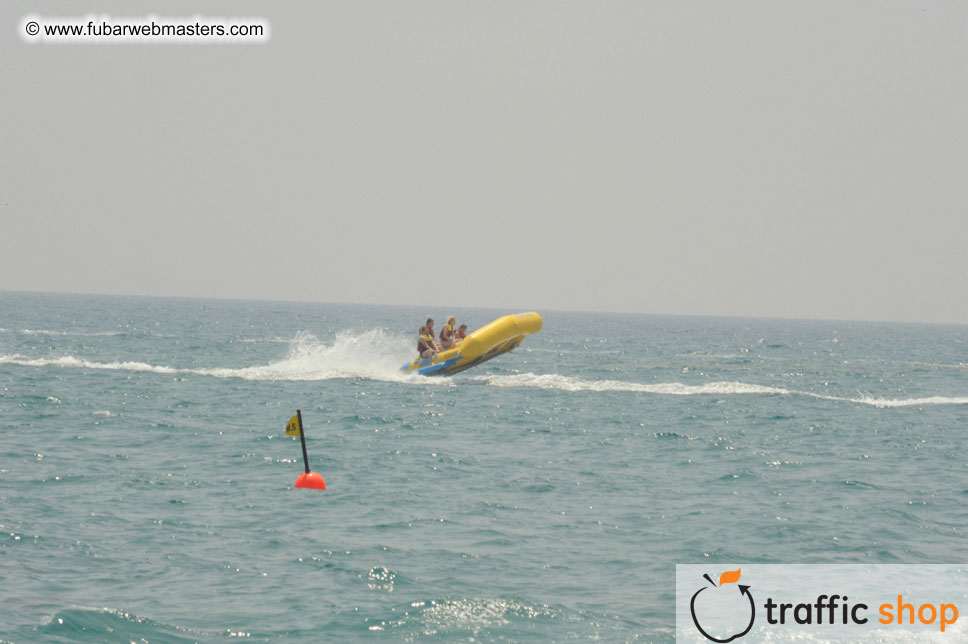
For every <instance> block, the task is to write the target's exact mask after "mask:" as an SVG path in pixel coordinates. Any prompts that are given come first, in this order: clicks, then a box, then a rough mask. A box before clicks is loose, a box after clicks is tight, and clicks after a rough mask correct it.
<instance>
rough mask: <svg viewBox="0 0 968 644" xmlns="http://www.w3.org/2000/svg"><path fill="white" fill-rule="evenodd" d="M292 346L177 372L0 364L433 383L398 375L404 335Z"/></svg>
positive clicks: (304, 340)
mask: <svg viewBox="0 0 968 644" xmlns="http://www.w3.org/2000/svg"><path fill="white" fill-rule="evenodd" d="M289 342H290V347H289V354H288V355H287V356H286V357H285V358H283V359H281V360H277V361H275V362H270V363H268V364H265V365H255V366H251V367H210V368H178V367H172V366H168V365H153V364H149V363H146V362H140V361H113V362H98V361H94V360H87V359H84V358H78V357H75V356H71V355H67V356H60V357H52V358H29V357H26V356H23V355H19V354H13V355H0V364H12V365H19V366H23V367H60V368H65V369H98V370H106V371H134V372H145V373H158V374H166V375H198V376H211V377H215V378H241V379H243V380H268V381H272V380H328V379H331V378H371V379H375V380H392V381H400V382H420V383H422V384H430V383H428V380H430V379H428V378H424V377H423V376H415V375H405V374H402V373H400V371H399V369H400V365H402V364H404V363H405V362H406V361H407V360H408V359H409V358H410V357H411V356H412V353H413V351H412V347H411V344H412V343H411V342H410V341H409V340H408V339H407V338H405V337H403V336H394V335H390V334H389V333H387V332H386V331H384V330H382V329H372V330H369V331H366V332H364V333H354V332H343V333H339V334H337V335H336V337H335V339H334V340H333V342H332V343H331V344H325V343H323V342H320V341H319V340H318V339H317V338H316V337H315V336H313V335H311V334H308V333H300V334H298V335H297V336H296V337H295V338H293V339H291V340H290V341H289ZM433 384H440V383H433Z"/></svg>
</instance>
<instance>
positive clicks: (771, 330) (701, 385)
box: [0, 293, 968, 644]
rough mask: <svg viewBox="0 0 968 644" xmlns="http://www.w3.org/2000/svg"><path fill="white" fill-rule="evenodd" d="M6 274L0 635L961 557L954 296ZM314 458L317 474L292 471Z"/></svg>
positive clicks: (552, 606) (415, 636) (603, 597)
mask: <svg viewBox="0 0 968 644" xmlns="http://www.w3.org/2000/svg"><path fill="white" fill-rule="evenodd" d="M513 312H515V311H509V310H485V309H459V308H455V309H452V310H448V309H444V308H440V309H432V310H428V309H426V308H405V307H383V306H363V305H340V304H307V303H277V302H239V301H219V300H190V299H162V298H137V297H107V296H80V295H45V294H25V293H0V581H2V583H0V607H2V609H0V641H2V642H5V643H14V644H24V643H28V642H43V643H60V642H119V643H128V642H138V643H151V644H156V643H189V642H205V643H209V642H284V643H297V642H298V643H303V642H305V643H315V642H324V641H325V642H590V641H600V642H663V643H668V642H672V641H674V628H675V611H674V601H675V565H676V564H677V563H705V562H709V564H710V566H711V568H712V569H716V565H717V564H719V563H723V564H725V563H733V562H736V561H739V562H750V563H758V562H759V563H793V562H797V563H891V564H898V563H938V564H952V563H964V562H966V561H968V467H966V456H965V449H964V448H965V445H966V439H968V377H966V376H968V327H966V326H942V325H912V324H887V323H860V322H821V321H793V320H758V319H728V318H696V317H666V316H646V315H619V314H606V315H602V314H590V313H565V312H555V311H539V312H540V313H541V314H542V316H543V318H544V328H543V330H542V331H541V332H540V333H538V334H537V335H534V336H532V337H529V338H528V339H526V340H525V341H524V343H523V344H522V345H521V347H519V348H518V349H517V350H515V351H514V352H512V353H509V354H505V355H503V356H500V357H498V358H496V359H494V360H492V361H490V362H488V363H486V364H484V365H482V366H479V367H477V368H474V369H471V370H468V371H465V372H463V373H461V374H459V375H457V376H454V377H450V378H437V379H434V378H425V377H421V376H403V375H400V374H399V373H398V371H397V370H398V368H399V367H400V365H402V364H403V363H404V362H406V361H408V360H410V359H411V358H412V357H413V354H414V353H415V351H414V347H415V338H416V330H417V328H418V326H419V325H420V324H421V323H422V322H423V320H424V319H425V318H426V317H427V316H428V315H431V316H433V317H434V318H435V319H436V320H438V327H439V325H440V323H441V321H442V320H444V319H445V317H446V315H447V314H450V313H453V314H454V315H456V316H457V319H458V322H459V323H460V322H465V323H467V324H468V325H469V327H470V328H471V329H474V328H477V327H479V326H481V325H483V324H485V323H487V322H490V321H491V320H493V319H494V318H496V317H498V316H500V315H504V314H507V313H513ZM296 409H301V410H302V415H303V419H304V422H305V426H306V435H307V442H308V453H309V458H310V466H311V468H312V469H313V470H314V471H317V472H319V473H320V474H322V475H323V477H324V478H325V480H326V484H327V488H328V489H327V490H326V491H316V490H300V489H294V487H293V483H294V481H295V479H296V477H297V476H298V475H299V474H300V473H301V472H302V470H303V462H302V453H301V448H300V444H299V440H298V439H297V438H292V437H287V436H285V425H286V422H287V421H288V420H289V418H290V416H292V415H293V414H294V413H295V411H296Z"/></svg>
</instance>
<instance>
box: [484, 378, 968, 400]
mask: <svg viewBox="0 0 968 644" xmlns="http://www.w3.org/2000/svg"><path fill="white" fill-rule="evenodd" d="M475 379H476V380H478V381H482V382H485V383H486V384H488V385H491V386H494V387H534V388H537V389H556V390H560V391H595V392H606V391H615V392H634V393H648V394H660V395H669V396H732V395H751V394H752V395H776V396H804V397H808V398H818V399H821V400H831V401H838V402H849V403H856V404H861V405H870V406H872V407H916V406H923V405H968V396H961V397H948V396H928V397H924V398H906V399H900V400H894V399H887V398H874V397H873V396H861V397H858V398H847V397H841V396H830V395H826V394H817V393H813V392H809V391H796V390H793V389H785V388H783V387H771V386H767V385H754V384H749V383H745V382H736V381H720V382H709V383H705V384H702V385H687V384H684V383H681V382H662V383H655V384H644V383H638V382H624V381H621V380H583V379H581V378H573V377H570V376H562V375H558V374H545V375H537V374H533V373H524V374H516V375H513V376H498V375H495V376H478V377H477V378H475Z"/></svg>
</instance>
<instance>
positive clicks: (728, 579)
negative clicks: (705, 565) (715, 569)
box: [719, 568, 742, 586]
mask: <svg viewBox="0 0 968 644" xmlns="http://www.w3.org/2000/svg"><path fill="white" fill-rule="evenodd" d="M740 570H742V568H737V569H736V570H727V571H726V572H724V573H723V574H721V575H720V576H719V585H720V586H722V585H723V584H733V583H736V582H737V581H739V571H740Z"/></svg>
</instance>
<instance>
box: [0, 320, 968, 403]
mask: <svg viewBox="0 0 968 644" xmlns="http://www.w3.org/2000/svg"><path fill="white" fill-rule="evenodd" d="M289 343H290V346H289V353H288V355H287V356H286V357H285V358H282V359H281V360H276V361H274V362H270V363H268V364H264V365H254V366H250V367H209V368H177V367H171V366H167V365H153V364H148V363H146V362H140V361H115V362H97V361H93V360H87V359H84V358H77V357H75V356H70V355H68V356H60V357H52V358H29V357H26V356H22V355H19V354H13V355H0V364H12V365H19V366H24V367H59V368H65V369H99V370H107V371H134V372H146V373H158V374H166V375H197V376H209V377H213V378H241V379H243V380H253V381H275V380H289V381H312V380H329V379H333V378H369V379H372V380H383V381H391V382H401V383H409V384H420V385H425V386H426V385H450V384H452V383H453V382H454V381H453V380H452V379H450V378H426V377H424V376H420V375H416V374H403V373H400V371H399V369H400V365H402V364H404V363H405V362H406V361H407V360H408V359H410V357H411V356H412V355H413V350H412V346H411V342H410V340H409V339H408V338H407V337H405V336H400V335H391V334H390V333H388V332H387V331H385V330H383V329H372V330H369V331H366V332H363V333H356V332H350V331H346V332H342V333H339V334H337V335H336V337H335V338H334V339H333V341H332V342H331V343H329V344H327V343H324V342H321V341H320V340H319V339H317V338H316V337H315V336H313V335H311V334H309V333H300V334H298V335H297V336H296V337H295V338H292V339H290V340H289ZM469 379H470V380H471V381H476V382H482V383H484V384H487V385H489V386H492V387H533V388H536V389H548V390H557V391H569V392H581V391H591V392H609V391H614V392H630V393H645V394H656V395H666V396H734V395H772V396H804V397H809V398H817V399H821V400H830V401H836V402H847V403H853V404H861V405H870V406H872V407H879V408H894V407H918V406H926V405H968V396H957V397H951V396H926V397H922V398H904V399H890V398H875V397H873V396H866V395H865V396H860V397H855V398H848V397H840V396H831V395H826V394H817V393H813V392H806V391H795V390H791V389H786V388H783V387H771V386H768V385H756V384H749V383H745V382H737V381H716V382H708V383H704V384H699V385H689V384H685V383H681V382H659V383H640V382H626V381H621V380H585V379H583V378H576V377H572V376H563V375H560V374H534V373H523V374H515V375H482V376H471V377H470V378H469Z"/></svg>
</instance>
